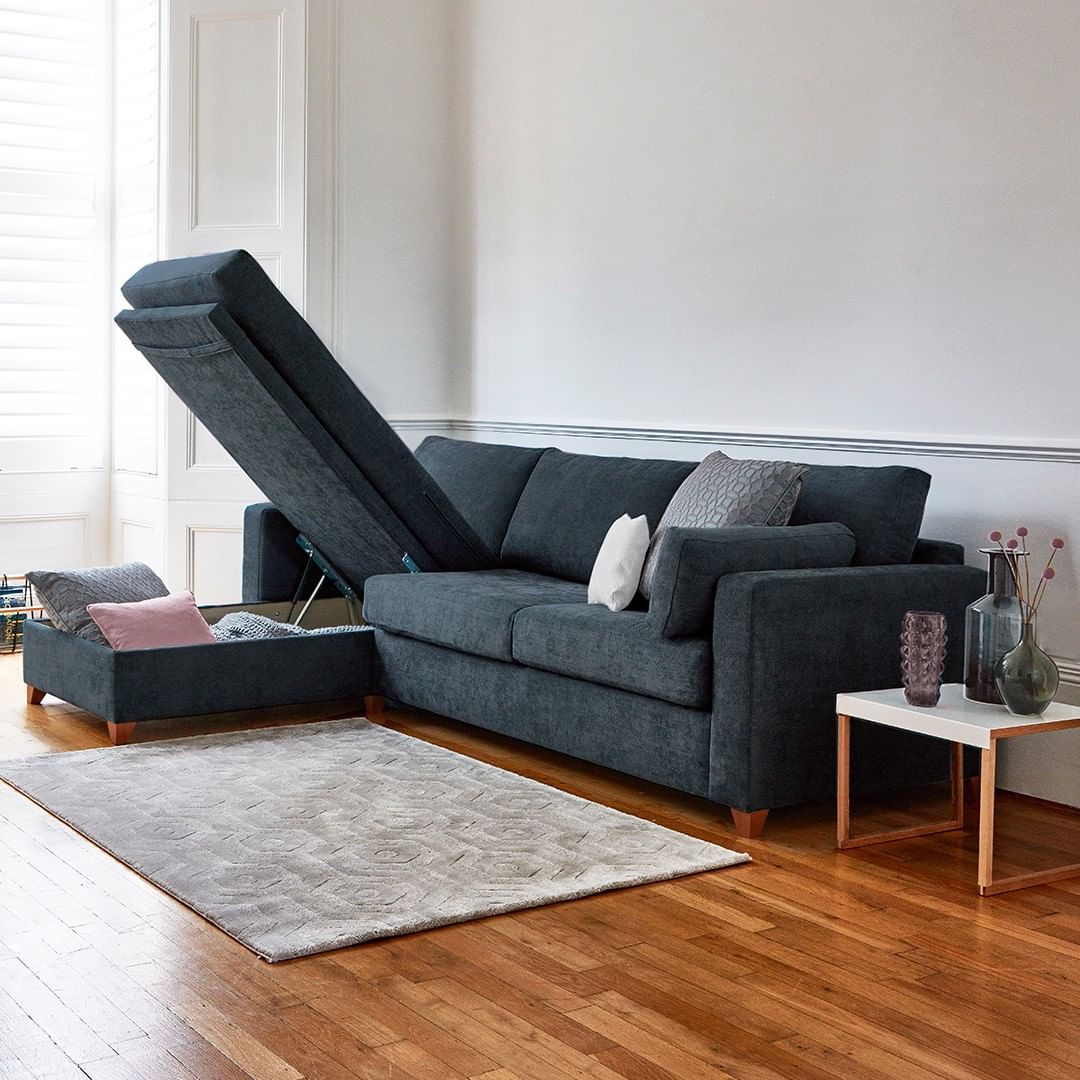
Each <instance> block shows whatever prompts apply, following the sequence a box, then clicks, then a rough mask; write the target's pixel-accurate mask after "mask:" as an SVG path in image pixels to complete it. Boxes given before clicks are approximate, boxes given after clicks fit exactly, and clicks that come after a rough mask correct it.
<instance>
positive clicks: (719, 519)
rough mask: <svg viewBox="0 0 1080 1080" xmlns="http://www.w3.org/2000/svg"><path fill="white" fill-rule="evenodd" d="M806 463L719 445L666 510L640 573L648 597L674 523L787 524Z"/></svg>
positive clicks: (713, 526) (709, 526)
mask: <svg viewBox="0 0 1080 1080" xmlns="http://www.w3.org/2000/svg"><path fill="white" fill-rule="evenodd" d="M805 469H806V466H805V465H797V464H795V463H793V462H790V461H754V460H747V459H742V458H729V457H728V456H727V455H726V454H724V453H721V451H719V450H717V451H714V452H713V453H711V454H709V456H708V457H706V458H705V460H704V461H703V462H702V463H701V464H700V465H699V466H698V467H697V468H696V469H695V470H694V471H693V472H692V473H691V474H690V475H689V476H688V477H687V478H686V479H685V480H684V481H683V482H682V484H681V485H680V486H679V490H678V491H676V492H675V494H674V495H673V496H672V498H671V502H670V503H668V507H667V509H666V510H665V511H664V515H663V517H662V518H661V519H660V524H659V525H658V526H657V529H656V535H655V536H654V537H653V540H652V545H651V547H650V548H649V555H648V558H646V560H645V568H644V571H643V573H642V575H641V592H642V594H643V595H644V596H646V597H648V596H649V595H650V592H651V589H652V581H653V576H654V574H655V573H656V560H657V558H658V557H659V552H660V549H661V547H662V546H663V544H664V539H665V536H666V533H667V530H668V529H670V528H671V527H673V526H682V527H685V528H693V529H720V528H727V527H730V526H733V525H786V524H787V523H788V519H789V518H790V517H791V511H792V508H793V507H794V506H795V500H796V498H797V497H798V494H799V486H800V478H801V476H802V474H803V472H804V471H805Z"/></svg>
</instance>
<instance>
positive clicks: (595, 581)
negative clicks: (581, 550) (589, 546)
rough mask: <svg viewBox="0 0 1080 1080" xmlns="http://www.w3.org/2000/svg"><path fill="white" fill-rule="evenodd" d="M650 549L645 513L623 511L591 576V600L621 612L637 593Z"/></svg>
mask: <svg viewBox="0 0 1080 1080" xmlns="http://www.w3.org/2000/svg"><path fill="white" fill-rule="evenodd" d="M648 550H649V523H648V522H647V521H646V520H645V515H644V514H642V515H641V517H636V518H632V517H630V515H629V514H623V515H622V517H620V518H616V519H615V520H614V521H613V522H612V523H611V528H610V529H608V531H607V535H606V536H605V537H604V542H603V543H602V544H601V545H600V550H599V551H598V552H597V555H596V561H595V562H594V563H593V568H592V573H591V574H590V575H589V592H588V601H589V603H590V604H603V605H604V607H606V608H607V609H608V610H609V611H622V610H623V608H625V607H627V606H628V605H629V603H630V601H631V600H633V599H634V597H635V596H636V595H637V591H638V584H639V583H640V581H641V568H642V566H643V565H644V564H645V554H646V552H647V551H648Z"/></svg>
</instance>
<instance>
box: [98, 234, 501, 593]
mask: <svg viewBox="0 0 1080 1080" xmlns="http://www.w3.org/2000/svg"><path fill="white" fill-rule="evenodd" d="M123 293H124V296H125V298H126V299H127V300H128V302H129V303H130V304H131V305H132V308H133V309H134V310H131V311H122V312H120V314H119V315H117V317H116V321H117V323H118V324H119V326H120V328H121V329H122V330H123V331H124V333H125V334H127V336H128V337H129V338H130V339H131V341H132V342H133V343H134V345H135V347H136V348H137V349H139V351H140V352H141V353H142V354H143V355H144V356H145V357H146V358H147V360H149V361H150V363H151V364H152V365H153V367H154V368H155V370H156V371H157V372H158V373H159V374H160V375H161V377H162V378H163V379H164V380H165V382H167V383H168V384H169V386H170V387H172V389H173V390H174V391H175V392H176V393H177V395H178V396H179V397H180V399H181V400H182V401H183V402H184V404H185V405H187V407H188V408H189V409H190V410H191V411H192V413H194V414H195V416H196V417H198V419H199V420H201V421H202V423H203V424H205V425H206V427H207V428H208V429H209V431H210V432H211V433H212V434H213V435H214V436H215V438H217V439H218V441H219V442H220V443H221V444H222V446H224V447H225V449H226V450H227V451H228V452H229V453H230V454H231V455H232V457H233V458H234V459H235V461H236V462H237V464H238V465H239V466H240V467H241V468H242V469H243V470H244V471H245V472H246V473H247V474H248V476H250V477H251V479H252V480H253V481H254V482H255V483H256V484H257V485H258V486H259V488H261V489H262V491H263V492H264V493H265V494H266V496H267V498H269V499H270V500H272V501H273V502H274V503H275V504H276V505H277V507H278V508H279V509H280V510H281V512H282V513H283V514H285V516H286V517H287V518H288V519H289V520H290V521H291V522H292V524H293V525H294V526H295V527H296V528H297V529H298V530H299V531H300V532H302V533H304V535H306V536H307V537H308V539H309V540H310V541H311V542H312V543H313V544H314V545H315V547H317V548H318V549H319V550H320V551H321V552H322V553H323V555H325V556H326V558H327V559H329V560H330V562H331V563H333V565H334V566H335V568H336V569H337V570H338V571H339V572H340V573H341V575H342V576H343V577H344V578H345V579H346V580H347V581H348V582H349V583H350V584H352V585H353V586H355V587H357V588H360V587H362V586H363V583H364V580H365V579H366V578H368V577H370V576H371V575H372V574H382V573H393V572H395V571H401V570H404V566H403V565H402V557H403V556H404V555H406V554H407V555H409V556H410V557H411V558H412V559H413V561H414V562H415V563H416V564H417V565H418V566H419V567H420V569H421V570H477V569H485V568H489V567H493V566H496V565H497V563H498V560H497V558H496V557H495V555H493V554H492V553H491V552H490V551H489V550H488V549H487V547H486V546H485V545H484V543H483V541H482V540H481V539H480V538H479V537H478V536H477V535H476V533H475V532H474V531H473V529H472V528H471V527H470V526H469V525H468V524H467V523H466V522H465V520H464V518H462V516H461V514H460V513H459V512H458V511H457V509H456V508H455V507H454V505H453V504H452V503H451V502H450V500H449V499H448V498H447V496H446V494H445V493H444V492H443V491H442V489H441V488H440V487H439V486H438V485H437V484H436V483H435V481H434V480H433V479H432V478H431V476H430V475H429V474H428V472H427V471H426V470H425V469H424V468H423V466H422V465H421V464H420V463H419V461H417V460H416V458H415V457H414V456H413V454H412V452H411V451H410V450H409V448H408V447H407V446H406V445H405V443H404V442H402V440H401V438H400V437H399V436H398V434H397V433H396V432H395V431H394V430H393V428H391V427H390V425H389V424H388V423H387V422H386V420H385V419H384V418H383V417H382V416H381V415H380V413H379V412H378V411H377V410H376V409H375V407H374V406H373V405H372V404H371V402H370V401H368V399H367V398H366V397H365V396H364V395H363V393H362V392H361V391H360V389H359V388H358V387H357V386H356V384H355V383H354V382H353V381H352V379H351V378H350V377H349V376H348V374H347V373H346V372H345V371H344V370H343V369H342V367H341V366H340V365H339V364H338V362H337V361H336V360H335V359H334V358H333V356H331V354H330V352H329V351H328V350H327V348H326V346H324V345H323V343H322V342H321V341H320V340H319V338H318V336H317V335H316V334H315V332H314V331H313V330H312V329H311V327H310V326H308V324H307V323H306V322H305V321H304V319H303V318H302V317H301V316H300V314H299V313H298V312H297V311H296V310H295V308H293V306H292V305H291V304H290V303H289V302H288V301H287V300H286V299H285V297H284V296H282V294H281V293H280V292H279V291H278V289H277V287H276V286H275V285H274V284H273V282H272V281H271V280H270V279H269V278H268V277H267V276H266V273H265V272H264V271H263V269H262V267H261V266H260V265H259V264H258V263H257V262H256V261H255V259H254V258H253V257H252V256H251V255H249V254H248V253H247V252H246V251H226V252H222V253H219V254H215V255H202V256H196V257H193V258H187V259H170V260H166V261H163V262H157V263H152V264H151V265H149V266H146V267H144V268H143V269H142V270H140V271H139V272H138V273H137V274H135V275H134V277H132V278H131V279H130V280H129V281H128V282H127V283H126V284H125V285H124V287H123Z"/></svg>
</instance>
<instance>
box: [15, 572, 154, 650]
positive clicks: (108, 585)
mask: <svg viewBox="0 0 1080 1080" xmlns="http://www.w3.org/2000/svg"><path fill="white" fill-rule="evenodd" d="M26 578H27V580H28V581H29V582H30V584H31V585H33V587H34V591H35V592H36V594H37V597H38V600H39V601H40V602H41V606H42V607H43V608H44V609H45V613H46V614H47V615H48V616H49V619H50V621H51V622H52V623H53V625H54V626H56V627H57V628H58V629H60V630H65V631H67V633H69V634H77V635H78V636H79V637H84V638H86V639H87V640H89V641H96V642H98V643H99V644H102V645H104V644H105V637H104V635H103V634H102V633H101V630H99V629H98V626H97V624H96V623H95V622H94V620H93V619H92V618H91V617H90V615H89V614H88V613H87V610H86V608H87V605H88V604H128V603H131V602H133V601H136V600H149V599H151V598H153V597H158V596H168V594H169V590H168V589H167V588H166V587H165V582H164V581H162V580H161V578H159V577H158V576H157V574H155V573H154V571H153V570H151V569H150V567H149V566H147V565H146V564H145V563H139V562H131V563H121V564H120V565H119V566H90V567H85V568H83V569H78V570H32V571H30V573H28V574H27V575H26Z"/></svg>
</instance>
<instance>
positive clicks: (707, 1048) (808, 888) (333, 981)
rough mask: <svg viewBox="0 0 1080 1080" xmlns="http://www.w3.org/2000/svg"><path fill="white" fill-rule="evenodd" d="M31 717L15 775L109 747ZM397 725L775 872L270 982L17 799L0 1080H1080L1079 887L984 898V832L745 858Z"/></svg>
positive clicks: (564, 770) (1035, 833)
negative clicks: (979, 843) (980, 862)
mask: <svg viewBox="0 0 1080 1080" xmlns="http://www.w3.org/2000/svg"><path fill="white" fill-rule="evenodd" d="M22 697H23V691H22V682H21V665H20V660H19V658H18V657H13V658H7V657H5V658H0V756H4V757H13V756H21V755H26V754H35V753H49V752H53V751H59V750H73V749H79V748H85V747H94V746H102V745H104V744H105V735H104V724H102V723H101V722H100V721H97V720H94V719H93V718H91V717H88V716H87V715H85V714H84V713H81V712H79V711H78V710H75V709H73V708H71V707H70V706H67V705H64V704H62V703H59V702H56V701H55V700H54V699H52V698H46V700H45V703H44V704H43V705H39V706H27V705H24V704H22ZM327 715H343V712H342V710H341V708H337V709H334V708H331V709H329V710H325V709H324V710H322V711H321V712H317V711H315V710H306V711H305V710H292V711H291V712H278V713H271V714H258V715H254V716H253V715H252V714H244V715H242V716H234V717H231V718H228V720H227V721H223V720H222V719H220V718H219V719H217V720H191V721H182V722H168V723H163V724H160V725H156V726H154V725H150V726H147V727H146V728H145V729H139V730H137V731H136V736H135V741H141V740H143V739H158V738H174V737H177V736H180V735H187V734H192V733H201V732H207V731H215V730H222V729H223V728H236V727H242V726H254V725H256V724H273V723H289V722H293V723H295V722H299V721H302V720H305V719H315V718H318V719H322V718H325V717H326V716H327ZM385 721H386V722H387V723H388V724H390V725H391V726H393V727H395V728H398V729H400V730H403V731H407V732H409V733H411V734H414V735H417V736H419V737H421V738H424V739H429V740H431V741H433V742H438V743H441V744H443V745H446V746H450V747H453V748H454V749H456V750H459V751H463V752H464V753H467V754H470V755H472V756H474V757H477V758H481V759H483V760H486V761H491V762H495V763H496V764H499V765H502V766H505V767H508V768H511V769H513V770H515V771H518V772H521V773H524V774H526V775H529V776H533V777H536V778H538V779H540V780H544V781H546V782H548V783H552V784H555V785H557V786H559V787H562V788H565V789H567V790H569V791H573V792H576V793H578V794H581V795H585V796H588V797H590V798H593V799H597V800H599V801H601V802H604V803H607V804H609V805H611V806H615V807H618V808H619V809H621V810H625V811H628V812H630V813H632V814H637V815H639V816H642V817H647V818H651V819H652V820H655V821H659V822H661V823H663V824H665V825H668V826H671V827H673V828H677V829H682V830H685V831H686V832H689V833H693V834H695V835H697V836H701V837H705V838H708V839H710V840H715V841H717V842H719V843H721V844H726V845H729V846H732V847H736V848H740V849H743V850H749V851H750V852H751V853H752V854H753V856H754V859H755V862H754V863H753V864H752V865H747V866H740V867H735V868H733V869H729V870H722V871H718V872H715V873H710V874H703V875H699V876H697V877H693V878H685V879H682V880H680V881H676V882H673V883H666V884H656V885H647V886H643V887H639V888H635V889H627V890H623V891H620V892H615V893H609V894H606V895H602V896H596V897H590V898H587V899H584V900H576V901H573V902H570V903H565V904H559V905H555V906H552V907H547V908H540V909H538V910H535V911H529V912H524V913H520V914H514V915H504V916H499V917H497V918H491V919H485V920H482V921H478V922H472V923H466V924H462V925H458V926H452V927H446V928H443V929H440V930H435V931H431V932H427V933H422V934H416V935H413V936H411V937H405V938H399V939H397V940H393V941H389V942H385V943H379V942H376V943H373V944H370V945H362V946H358V947H355V948H351V949H343V950H341V951H339V952H335V953H329V954H325V955H323V956H318V957H312V958H307V959H302V960H294V961H290V962H288V963H283V964H276V965H270V964H266V963H264V962H263V961H261V960H258V959H256V958H255V957H254V956H253V955H252V954H250V953H249V952H248V951H247V950H246V949H244V948H243V947H242V946H241V945H238V944H237V943H236V942H234V941H232V940H231V939H230V938H228V937H226V936H225V935H224V934H222V933H220V932H218V931H217V930H215V929H214V928H213V927H212V926H210V925H209V924H208V923H206V922H204V921H203V920H202V919H200V918H199V917H198V916H197V915H195V914H193V913H192V912H190V911H189V910H187V909H186V908H185V907H183V906H182V905H180V904H178V903H177V902H175V901H174V900H172V899H170V898H169V897H168V896H166V895H164V894H163V893H161V892H159V891H158V890H157V889H155V888H154V887H153V886H152V885H149V884H147V883H146V882H145V881H143V880H142V879H141V878H139V877H138V876H137V875H136V874H134V873H132V872H130V871H129V870H127V869H126V868H124V867H123V866H121V865H120V864H119V863H117V862H116V861H114V860H113V859H112V858H110V857H109V856H108V855H106V854H105V853H104V852H102V851H100V850H98V849H97V848H95V847H94V846H93V845H92V844H90V843H88V842H87V841H85V840H83V839H82V838H80V837H79V836H77V835H76V834H75V833H74V832H72V831H71V830H70V829H68V828H67V827H66V826H65V825H63V824H62V823H60V822H59V821H57V820H55V819H54V818H52V817H50V815H49V814H47V813H45V812H44V811H42V810H41V809H39V808H38V807H36V806H34V805H33V804H31V803H30V802H29V801H27V800H26V799H24V798H23V797H22V796H20V795H18V794H17V793H16V792H14V791H13V790H12V789H10V788H8V787H6V786H5V785H3V784H2V783H0V1077H4V1078H6V1077H30V1076H34V1077H80V1076H83V1075H85V1076H89V1077H93V1078H96V1080H120V1078H138V1080H158V1078H162V1080H167V1078H172V1077H178V1078H179V1077H183V1078H191V1077H199V1078H203V1080H212V1078H218V1077H221V1078H225V1080H243V1078H245V1077H255V1078H268V1080H297V1078H299V1077H322V1078H326V1080H345V1078H350V1077H365V1078H370V1080H428V1078H430V1080H460V1078H462V1077H471V1078H478V1077H480V1078H483V1080H514V1078H520V1080H554V1078H557V1077H588V1078H595V1080H603V1078H612V1080H617V1078H619V1077H625V1078H627V1080H668V1078H682V1080H698V1078H702V1080H711V1078H720V1077H745V1078H747V1080H766V1078H772V1077H792V1078H796V1077H798V1078H802V1077H809V1078H820V1080H826V1078H834V1077H844V1078H848V1077H851V1078H856V1080H859V1078H865V1080H870V1078H878V1077H902V1078H904V1080H939V1078H942V1077H950V1078H973V1077H996V1078H1000V1080H1021V1078H1028V1077H1031V1078H1036V1077H1037V1078H1054V1077H1080V883H1072V884H1066V885H1059V886H1056V887H1043V888H1039V889H1032V890H1028V891H1025V892H1020V893H1013V894H1010V895H1007V896H1002V897H995V898H990V899H985V900H979V899H977V898H976V897H975V896H974V895H973V891H972V883H973V880H974V875H975V842H976V832H975V831H974V830H969V831H968V832H966V833H960V834H946V835H941V836H936V837H928V838H924V839H919V840H912V841H904V842H901V843H898V844H895V845H888V846H884V847H880V848H867V849H863V850H860V851H853V852H848V853H844V854H842V855H840V854H837V853H836V852H835V851H834V850H833V839H834V833H833V830H834V819H833V811H832V807H829V806H821V807H811V808H804V809H801V810H798V811H779V812H774V814H773V815H772V817H771V818H770V820H769V823H768V828H767V829H766V832H765V836H764V837H763V839H761V840H759V841H749V842H741V841H738V840H736V838H735V837H734V836H733V834H732V831H731V827H730V824H729V819H728V817H727V815H726V813H724V812H723V811H721V810H719V809H718V808H716V807H713V806H711V805H709V804H706V803H704V802H703V801H701V800H697V799H691V798H684V797H681V796H678V795H675V794H673V793H671V792H667V791H664V790H662V789H659V788H653V787H650V786H648V785H645V784H643V783H639V782H636V781H633V780H628V779H625V778H619V777H617V776H615V775H614V774H611V773H607V772H604V771H602V770H598V769H593V768H589V767H586V766H582V765H580V764H576V763H574V762H572V761H570V760H568V759H565V758H561V757H559V756H557V755H554V754H547V753H543V752H540V751H535V750H531V749H529V748H527V747H524V746H522V745H521V744H517V743H513V742H510V741H508V740H504V739H499V738H496V737H494V736H488V735H485V734H483V733H480V732H477V731H475V730H473V729H468V728H465V727H463V726H461V725H455V724H452V723H449V722H446V721H440V720H437V719H435V718H431V717H427V716H423V715H420V714H416V713H405V712H398V713H387V714H386V716H385ZM931 794H932V795H933V794H936V793H931ZM905 802H906V803H908V804H910V803H911V802H912V799H910V798H909V799H907V800H905ZM863 809H864V810H865V808H863ZM940 810H941V803H940V801H939V802H938V803H937V804H936V805H929V804H927V805H925V806H920V807H919V812H921V813H922V814H923V816H924V817H931V816H933V815H934V814H936V813H938V812H939V811H940ZM116 812H117V813H123V807H122V806H118V807H116ZM917 817H918V815H917V814H915V815H914V816H913V814H912V813H910V812H908V813H904V812H902V810H901V809H900V808H898V807H882V808H877V809H876V810H875V812H874V815H873V821H871V820H870V819H869V818H867V817H864V818H863V823H864V824H865V825H867V826H869V825H870V824H876V825H879V826H882V825H889V824H897V823H900V822H903V821H907V820H915V819H916V818H917ZM999 824H1000V831H999V837H1000V840H999V849H1000V853H1001V856H1002V860H1003V862H1004V864H1005V865H1006V867H1007V866H1009V865H1013V866H1015V867H1017V868H1026V867H1029V866H1031V867H1034V866H1036V865H1040V864H1050V863H1053V862H1056V861H1062V860H1064V859H1068V858H1073V857H1075V855H1076V853H1077V852H1080V815H1074V814H1069V813H1065V812H1061V811H1056V810H1052V809H1048V808H1046V807H1042V806H1037V805H1033V804H1032V803H1030V802H1027V801H1023V800H1020V799H1015V798H1010V797H1007V796H1006V797H1004V798H1003V799H1002V803H1001V810H1000V815H999Z"/></svg>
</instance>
